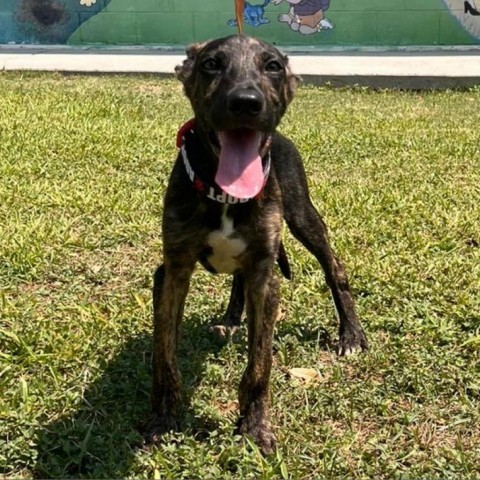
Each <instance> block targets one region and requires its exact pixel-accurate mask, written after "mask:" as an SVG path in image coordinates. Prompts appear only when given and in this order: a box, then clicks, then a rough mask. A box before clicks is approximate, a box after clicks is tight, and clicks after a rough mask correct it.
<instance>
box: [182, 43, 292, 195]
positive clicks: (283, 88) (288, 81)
mask: <svg viewBox="0 0 480 480" xmlns="http://www.w3.org/2000/svg"><path fill="white" fill-rule="evenodd" d="M176 73H177V76H178V78H179V79H180V80H181V81H182V82H183V85H184V89H185V93H186V95H187V97H188V98H189V100H190V103H191V104H192V107H193V110H194V112H195V118H196V120H197V122H198V125H199V128H200V129H201V130H202V133H203V134H204V135H205V136H206V137H207V138H208V141H209V143H210V147H211V149H212V151H213V152H214V153H215V155H216V156H217V157H218V159H219V165H218V170H217V176H216V181H217V183H218V184H219V185H220V186H221V187H222V188H223V189H224V190H225V191H226V192H227V193H230V194H231V195H234V196H239V197H242V196H243V197H245V196H249V195H252V193H253V192H254V191H255V190H256V189H257V188H258V186H256V184H257V183H258V182H260V181H261V182H262V185H263V174H261V173H262V161H261V159H262V157H263V156H264V155H265V154H266V152H267V151H268V148H269V146H270V142H271V136H272V134H273V132H274V131H275V129H276V127H277V126H278V124H279V123H280V120H281V118H282V116H283V114H284V113H285V111H286V109H287V106H288V104H289V103H290V102H291V100H292V98H293V94H294V92H295V88H296V85H297V82H298V77H296V76H295V75H293V73H292V72H291V70H290V66H289V63H288V59H287V57H286V56H285V55H283V54H282V53H281V52H279V51H278V50H277V49H276V48H275V47H273V46H272V45H270V44H268V43H265V42H263V41H261V40H257V39H253V38H249V37H244V36H238V35H235V36H231V37H227V38H222V39H218V40H213V41H210V42H207V43H201V44H195V45H192V46H190V47H189V48H188V49H187V59H186V60H185V61H184V62H183V65H181V66H178V67H177V68H176ZM260 174H261V175H260ZM260 177H261V178H260ZM247 184H248V185H247ZM260 188H261V187H260Z"/></svg>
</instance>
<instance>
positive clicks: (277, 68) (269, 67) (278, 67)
mask: <svg viewBox="0 0 480 480" xmlns="http://www.w3.org/2000/svg"><path fill="white" fill-rule="evenodd" d="M282 70H283V65H282V64H281V63H280V62H279V61H277V60H270V61H268V62H267V63H266V64H265V71H266V72H270V73H278V72H281V71H282Z"/></svg>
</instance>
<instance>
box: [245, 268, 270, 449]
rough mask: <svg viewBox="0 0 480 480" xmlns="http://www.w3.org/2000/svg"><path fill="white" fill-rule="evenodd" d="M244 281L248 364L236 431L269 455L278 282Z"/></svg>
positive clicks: (268, 280) (254, 279)
mask: <svg viewBox="0 0 480 480" xmlns="http://www.w3.org/2000/svg"><path fill="white" fill-rule="evenodd" d="M259 277H260V276H259V275H254V277H253V278H249V277H248V276H247V277H246V281H245V283H246V301H247V324H248V364H247V368H246V369H245V372H244V374H243V377H242V380H241V382H240V387H239V403H240V419H239V421H238V430H239V432H240V433H242V434H248V435H251V436H252V437H253V439H254V441H255V443H256V444H257V445H258V446H259V447H260V450H261V451H262V453H263V454H269V453H272V452H273V450H274V448H275V435H274V434H273V431H272V427H271V424H270V413H269V404H270V398H269V389H268V385H269V381H270V372H271V368H272V345H273V332H274V326H275V320H276V318H277V312H278V287H279V284H278V280H277V279H276V278H275V277H274V276H273V274H272V273H270V275H269V277H268V276H267V278H265V277H263V278H259Z"/></svg>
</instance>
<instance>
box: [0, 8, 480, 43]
mask: <svg viewBox="0 0 480 480" xmlns="http://www.w3.org/2000/svg"><path fill="white" fill-rule="evenodd" d="M233 16H234V2H233V0H202V1H201V2H198V0H181V1H177V0H0V43H3V44H12V43H19V44H65V43H68V44H71V45H90V44H99V45H105V44H114V45H159V44H163V45H172V44H173V45H174V44H177V45H185V44H188V43H192V42H198V41H203V40H207V39H210V38H213V37H220V36H225V35H229V34H232V33H233V32H234V31H235V30H234V27H235V26H236V22H235V20H233V18H232V17H233ZM244 19H245V33H246V34H248V35H257V36H261V38H263V39H265V40H267V41H270V42H273V43H275V44H277V45H280V46H288V45H292V46H300V47H302V46H307V47H311V46H319V47H323V46H336V47H351V46H353V47H362V46H382V47H388V46H417V45H474V44H480V0H248V1H246V2H245V10H244Z"/></svg>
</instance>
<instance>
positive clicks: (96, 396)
mask: <svg viewBox="0 0 480 480" xmlns="http://www.w3.org/2000/svg"><path fill="white" fill-rule="evenodd" d="M181 330H182V331H181V340H180V345H179V364H180V370H181V372H182V379H183V384H184V396H185V409H186V411H188V410H189V403H190V402H189V398H190V397H191V395H192V394H193V392H194V391H195V388H196V386H197V385H198V384H199V382H200V381H201V379H202V377H203V375H204V371H205V363H206V358H207V357H211V355H212V354H213V355H215V354H217V353H218V352H219V351H220V350H221V349H222V347H223V345H224V344H225V342H222V341H220V340H219V339H218V338H217V337H216V336H215V335H212V334H211V333H209V332H208V326H207V325H205V323H203V324H202V322H201V321H200V319H198V318H195V317H191V318H188V319H185V320H184V322H183V325H182V329H181ZM151 352H152V338H151V335H150V334H147V333H145V334H143V335H140V336H136V337H134V338H131V339H129V340H128V341H127V342H126V343H125V344H124V346H123V347H122V349H121V350H120V351H119V352H118V354H117V355H116V356H115V358H113V359H112V360H111V361H109V362H108V363H107V366H106V368H105V369H104V371H103V373H102V374H101V376H100V377H99V378H98V379H97V380H95V381H94V382H93V383H92V384H91V385H90V386H89V388H88V390H87V391H86V392H85V394H84V395H83V399H82V402H81V403H80V405H79V406H78V408H77V409H76V411H75V413H73V414H71V415H65V416H61V417H60V418H56V419H55V420H54V421H52V422H51V423H49V424H47V425H45V426H44V427H43V428H42V429H41V430H40V431H39V432H38V435H37V438H36V441H37V445H38V457H37V462H36V465H35V476H36V477H40V478H66V477H76V478H79V477H90V478H125V477H126V476H128V471H129V467H130V466H131V464H132V462H133V461H134V457H135V455H136V452H137V451H138V447H139V446H140V445H141V442H142V437H141V435H140V431H141V424H142V422H143V421H144V420H146V418H147V417H148V413H149V412H148V411H149V404H150V400H149V396H150V383H151V366H150V362H151ZM186 418H187V420H185V421H186V422H187V423H189V424H185V423H183V424H182V427H183V429H185V428H192V429H193V430H196V429H200V430H203V429H204V428H202V421H203V420H202V418H201V417H198V416H196V415H195V412H190V414H189V415H186ZM205 421H207V420H205ZM190 423H191V425H190ZM204 427H208V426H207V425H205V426H204ZM210 427H211V426H210Z"/></svg>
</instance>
